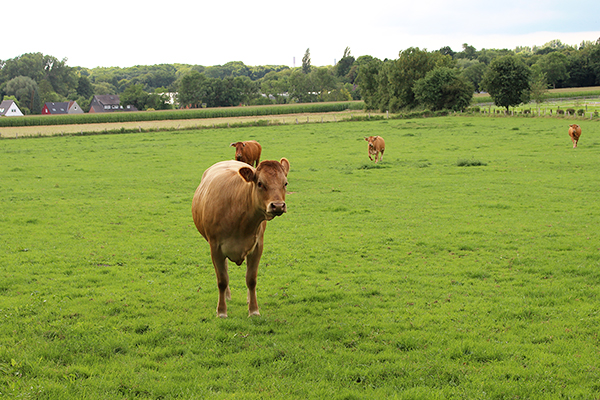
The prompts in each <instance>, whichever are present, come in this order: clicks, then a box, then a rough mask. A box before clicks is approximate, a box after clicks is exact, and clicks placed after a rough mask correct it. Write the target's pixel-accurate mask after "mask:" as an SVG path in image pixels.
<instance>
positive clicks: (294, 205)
mask: <svg viewBox="0 0 600 400" xmlns="http://www.w3.org/2000/svg"><path fill="white" fill-rule="evenodd" d="M568 123H569V122H568V121H565V120H562V119H550V118H492V117H456V116H455V117H440V118H430V119H419V120H378V121H371V122H343V123H327V124H305V125H285V126H272V127H247V128H232V129H219V130H196V131H194V130H186V131H175V132H155V133H131V134H122V135H100V136H68V137H48V138H31V139H18V140H14V139H11V140H8V139H4V140H0V159H2V167H1V168H0V204H1V205H2V213H1V214H0V327H1V329H0V397H2V398H19V399H22V398H25V399H115V398H119V399H134V398H135V399H175V398H181V399H204V398H219V399H225V398H226V399H230V398H236V399H242V398H243V399H263V398H269V399H272V398H280V399H290V398H295V399H296V398H297V399H303V398H315V399H321V398H331V399H362V398H398V399H449V398H455V399H516V398H519V399H524V398H526V399H548V398H572V399H593V398H598V397H600V362H599V361H598V360H599V359H600V339H599V337H598V332H599V331H600V316H599V312H600V302H599V300H600V288H599V285H600V242H599V240H598V238H599V237H600V214H599V213H598V211H597V210H599V209H600V198H599V197H598V176H600V166H599V164H598V151H599V150H600V137H599V136H598V128H599V125H598V122H597V121H592V122H589V121H588V122H586V121H582V122H580V124H581V125H582V127H583V134H582V137H581V140H580V145H579V147H578V148H577V149H572V144H571V141H570V139H569V137H568V135H567V128H568ZM368 135H381V136H383V137H384V138H385V140H386V152H385V156H384V159H383V161H382V162H381V163H378V164H377V165H375V164H374V163H372V162H370V161H369V160H368V155H367V145H366V142H365V141H364V139H363V138H364V136H368ZM242 139H244V140H246V139H256V140H258V141H259V142H260V143H261V144H262V146H263V156H262V158H263V159H279V158H281V157H287V158H288V159H289V160H290V163H291V171H290V175H289V191H290V193H289V194H288V197H287V201H288V213H287V214H285V215H283V216H281V217H278V218H276V219H274V220H273V221H271V222H269V224H268V227H267V232H266V236H265V252H264V254H263V258H262V260H261V265H260V269H259V278H258V301H259V306H260V307H261V314H262V315H261V317H257V318H250V319H249V318H247V317H246V315H247V306H246V303H245V299H246V291H245V287H244V269H245V266H244V265H243V266H241V267H238V266H236V265H235V264H231V265H230V276H231V287H232V300H231V301H230V302H229V307H228V314H229V318H228V319H226V320H221V319H218V318H216V317H215V308H216V302H217V288H216V279H215V277H214V271H213V267H212V265H211V263H210V254H209V249H208V245H207V243H206V242H205V241H204V240H203V239H202V238H201V236H200V235H199V234H198V232H197V231H196V230H195V228H194V226H193V222H192V218H191V199H192V196H193V193H194V190H195V188H196V186H197V185H198V183H199V180H200V176H201V174H202V172H203V171H204V170H205V169H206V168H207V167H208V166H210V165H212V164H213V163H214V162H217V161H220V160H223V159H231V158H232V157H233V153H232V149H231V148H229V147H228V146H229V143H231V142H232V141H235V140H242ZM457 160H459V161H460V160H466V161H468V162H469V164H470V165H468V168H466V167H467V165H465V166H464V167H463V166H459V162H457Z"/></svg>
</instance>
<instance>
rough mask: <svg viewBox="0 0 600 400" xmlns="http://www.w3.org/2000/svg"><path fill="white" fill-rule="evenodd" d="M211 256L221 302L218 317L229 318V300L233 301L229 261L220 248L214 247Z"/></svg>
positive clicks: (218, 307) (218, 306) (218, 304)
mask: <svg viewBox="0 0 600 400" xmlns="http://www.w3.org/2000/svg"><path fill="white" fill-rule="evenodd" d="M210 255H211V258H212V262H213V265H214V266H215V274H216V275H217V286H218V287H219V301H218V302H217V316H218V317H220V318H227V302H226V301H227V300H228V299H231V291H230V290H229V273H228V271H227V259H226V258H225V256H224V255H223V253H222V252H221V250H220V249H219V248H218V246H212V245H211V248H210Z"/></svg>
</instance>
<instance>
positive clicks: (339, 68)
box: [335, 47, 354, 82]
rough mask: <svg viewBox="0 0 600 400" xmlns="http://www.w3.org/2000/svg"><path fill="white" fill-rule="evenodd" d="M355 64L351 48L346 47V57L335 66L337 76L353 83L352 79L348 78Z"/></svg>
mask: <svg viewBox="0 0 600 400" xmlns="http://www.w3.org/2000/svg"><path fill="white" fill-rule="evenodd" d="M353 64H354V57H352V55H351V54H350V47H346V49H345V50H344V55H343V56H342V58H341V59H340V61H338V63H337V64H336V65H335V76H337V77H338V78H341V79H343V80H347V81H349V82H351V80H350V78H349V77H348V74H349V73H350V69H351V68H352V65H353Z"/></svg>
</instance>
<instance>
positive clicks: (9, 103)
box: [0, 100, 23, 117]
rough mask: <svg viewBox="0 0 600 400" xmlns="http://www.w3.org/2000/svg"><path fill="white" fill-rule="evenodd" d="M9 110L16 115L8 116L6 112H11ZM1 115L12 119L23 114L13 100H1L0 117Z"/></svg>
mask: <svg viewBox="0 0 600 400" xmlns="http://www.w3.org/2000/svg"><path fill="white" fill-rule="evenodd" d="M13 106H14V107H13ZM11 108H12V109H13V111H16V114H12V115H9V114H8V111H9V110H11ZM2 115H5V116H10V117H13V116H22V115H23V113H22V112H21V110H20V109H19V106H17V103H15V101H14V100H3V101H2V103H0V116H2Z"/></svg>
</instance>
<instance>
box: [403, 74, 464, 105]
mask: <svg viewBox="0 0 600 400" xmlns="http://www.w3.org/2000/svg"><path fill="white" fill-rule="evenodd" d="M413 91H414V93H415V98H416V99H417V101H419V102H420V103H422V104H423V105H425V106H427V107H429V108H431V110H432V111H438V110H453V111H462V110H464V109H465V108H467V107H468V106H469V104H471V99H472V98H473V86H472V85H471V83H470V82H469V81H468V80H467V79H466V78H464V77H462V76H461V75H460V73H459V72H458V70H456V69H455V68H448V67H438V68H435V69H433V70H431V71H429V72H428V73H427V75H425V77H424V78H421V79H419V80H417V81H416V82H415V85H414V87H413Z"/></svg>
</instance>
